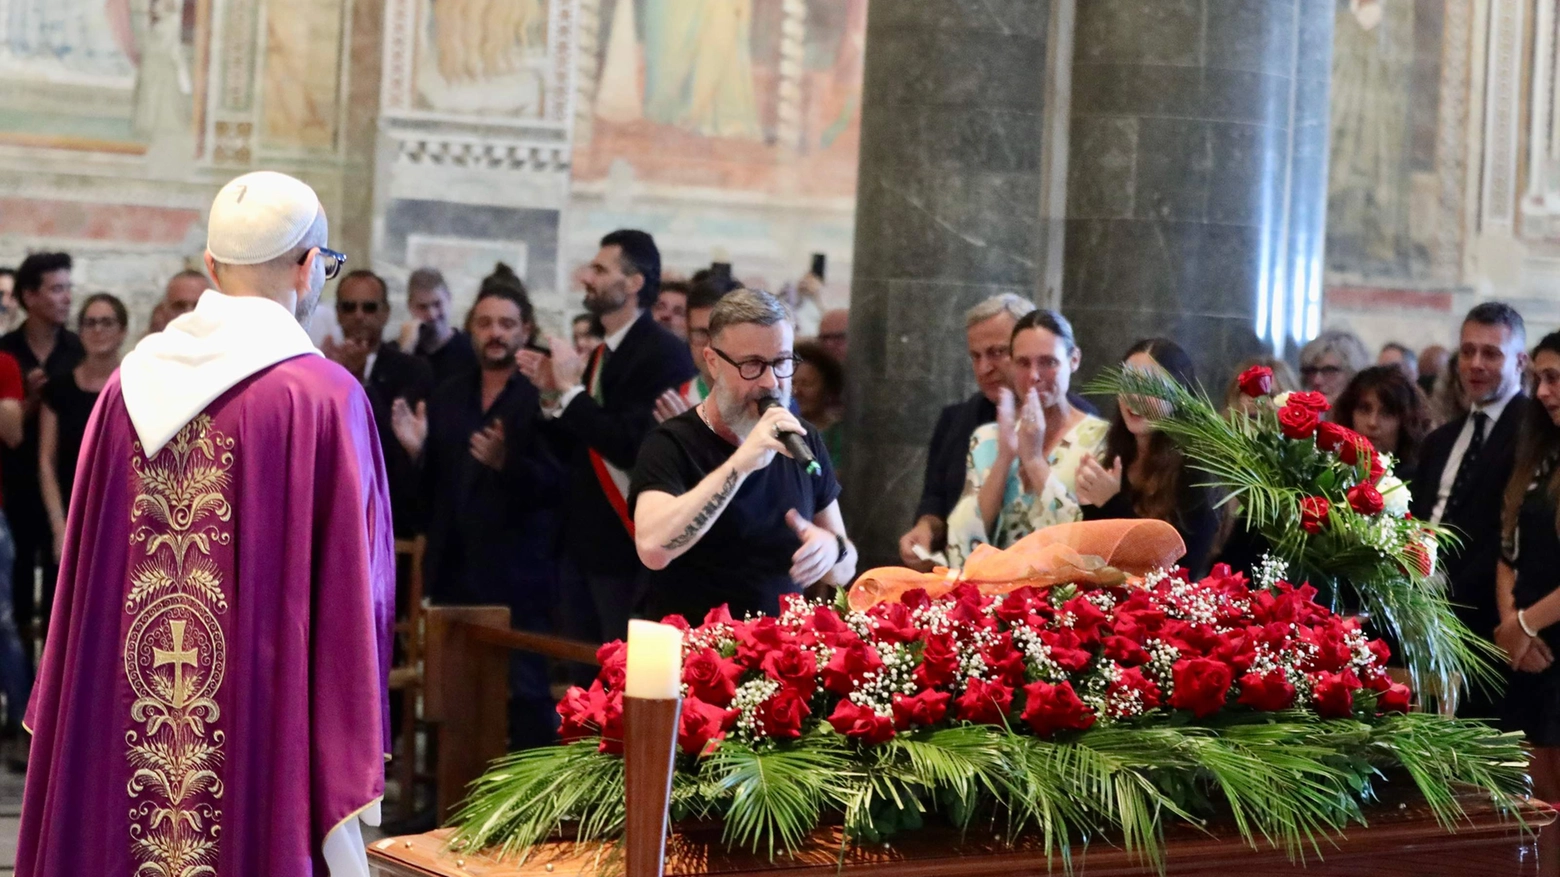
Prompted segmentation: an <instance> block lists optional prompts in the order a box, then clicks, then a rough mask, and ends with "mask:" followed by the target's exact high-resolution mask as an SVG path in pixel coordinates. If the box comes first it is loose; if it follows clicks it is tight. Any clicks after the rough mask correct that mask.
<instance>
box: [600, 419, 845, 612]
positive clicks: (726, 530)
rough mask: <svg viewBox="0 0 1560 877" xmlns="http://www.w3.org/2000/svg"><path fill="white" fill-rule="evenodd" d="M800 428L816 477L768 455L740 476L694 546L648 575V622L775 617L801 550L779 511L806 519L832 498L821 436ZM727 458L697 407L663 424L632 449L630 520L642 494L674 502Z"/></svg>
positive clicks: (834, 486) (791, 588) (793, 589)
mask: <svg viewBox="0 0 1560 877" xmlns="http://www.w3.org/2000/svg"><path fill="white" fill-rule="evenodd" d="M802 425H803V426H804V427H806V429H807V436H806V437H805V439H804V440H805V441H806V442H807V446H808V447H809V448H811V449H812V452H813V456H815V457H817V458H818V463H819V465H821V466H822V467H823V471H822V472H820V473H819V474H818V475H816V476H813V475H808V474H807V472H806V470H805V469H803V468H802V466H801V464H800V463H797V462H796V461H795V460H792V459H791V458H789V457H786V456H783V455H780V454H776V455H775V458H774V461H773V462H771V463H770V464H769V465H768V466H766V467H764V468H763V469H760V470H759V471H757V472H754V473H753V474H751V475H749V476H748V477H747V480H745V481H743V482H742V486H741V487H740V488H738V489H737V493H736V495H735V496H733V497H732V498H731V501H730V502H728V503H727V504H726V507H725V509H724V510H722V511H721V513H720V517H718V518H716V519H715V523H714V524H711V525H710V527H709V529H708V530H707V531H706V532H705V533H704V536H703V538H701V539H700V540H699V541H698V542H697V543H695V544H694V546H693V547H692V548H690V549H688V551H687V552H686V553H684V554H683V555H682V556H681V557H679V558H677V559H676V560H674V561H672V562H671V563H670V564H668V565H667V567H666V569H663V570H659V571H655V572H651V573H650V590H649V595H648V599H649V604H648V607H647V609H648V611H649V614H650V616H651V617H652V618H660V617H662V616H664V615H670V614H672V613H678V614H680V615H682V616H683V617H685V618H687V619H688V620H689V621H690V622H692V623H694V624H698V623H699V622H700V621H701V620H702V619H703V618H704V614H705V613H706V612H708V611H709V610H711V609H713V608H715V607H716V606H719V605H720V604H722V603H727V604H729V605H730V606H731V613H732V614H733V615H735V616H736V617H738V618H741V617H742V616H743V615H744V614H746V613H749V612H764V613H766V614H769V615H771V616H773V615H776V614H778V613H779V609H780V595H781V594H794V593H799V592H800V591H801V589H802V586H801V585H798V584H796V583H795V582H793V581H791V575H790V573H791V555H793V554H795V553H796V549H798V548H800V547H801V545H802V543H801V540H800V539H798V538H797V536H796V533H795V531H793V530H792V529H791V528H790V527H788V526H786V523H785V515H786V512H788V511H790V510H791V509H796V511H797V512H798V513H800V514H801V516H802V517H804V518H806V519H807V520H809V521H810V520H812V519H813V516H815V515H817V514H818V513H819V512H821V511H823V510H824V509H826V508H828V507H829V506H830V504H832V503H833V502H834V501H835V500H836V499H838V498H839V495H840V485H839V482H838V481H836V480H835V478H834V465H833V463H832V462H831V461H830V460H829V452H828V451H827V450H825V449H824V446H823V436H822V434H821V433H820V432H819V431H818V430H817V429H815V428H814V427H813V425H812V424H810V423H806V422H805V421H804V422H803V424H802ZM736 450H737V449H736V446H735V445H732V444H731V443H730V442H728V441H726V440H725V439H723V438H721V437H720V436H718V435H716V434H715V433H714V431H713V430H711V429H710V428H709V427H708V426H706V425H705V423H704V421H703V419H702V418H700V417H699V412H698V409H693V410H691V411H687V412H684V413H683V414H681V415H678V416H677V417H673V418H672V419H670V420H668V421H666V422H665V423H662V424H661V425H660V426H659V427H657V428H656V430H655V431H654V432H652V433H650V435H649V437H647V438H646V439H645V442H644V445H643V446H641V447H640V449H639V459H638V461H637V462H636V463H635V464H634V474H633V478H632V479H631V481H630V485H629V495H628V509H629V514H633V511H634V507H635V504H636V503H637V501H638V499H639V495H640V494H641V493H643V492H645V491H647V490H658V491H661V492H663V493H669V494H672V495H673V496H681V495H682V494H684V493H687V492H688V491H689V490H692V489H693V487H694V485H696V484H698V483H699V482H700V481H702V480H704V477H705V476H706V475H708V474H709V473H711V472H713V471H714V470H715V469H717V468H719V467H720V465H721V464H722V463H724V462H726V461H727V460H729V459H730V458H731V455H732V454H733V453H735V452H736ZM807 584H811V582H808V583H807Z"/></svg>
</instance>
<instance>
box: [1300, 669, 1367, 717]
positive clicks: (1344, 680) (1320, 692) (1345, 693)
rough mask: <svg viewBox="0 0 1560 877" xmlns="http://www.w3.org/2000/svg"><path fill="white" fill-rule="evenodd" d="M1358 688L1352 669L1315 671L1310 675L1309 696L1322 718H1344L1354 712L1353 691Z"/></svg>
mask: <svg viewBox="0 0 1560 877" xmlns="http://www.w3.org/2000/svg"><path fill="white" fill-rule="evenodd" d="M1359 688H1360V680H1359V677H1357V676H1355V675H1354V671H1352V670H1345V671H1343V672H1342V673H1317V674H1316V675H1315V676H1312V677H1311V697H1312V698H1313V699H1314V700H1315V701H1316V713H1317V715H1319V716H1321V717H1322V718H1324V719H1346V718H1348V717H1349V715H1350V714H1351V713H1353V712H1354V692H1355V691H1356V690H1358V689H1359Z"/></svg>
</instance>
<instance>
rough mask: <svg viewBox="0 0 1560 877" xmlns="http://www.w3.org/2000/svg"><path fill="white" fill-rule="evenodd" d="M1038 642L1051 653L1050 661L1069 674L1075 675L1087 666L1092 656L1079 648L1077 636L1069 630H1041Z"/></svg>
mask: <svg viewBox="0 0 1560 877" xmlns="http://www.w3.org/2000/svg"><path fill="white" fill-rule="evenodd" d="M1040 641H1041V642H1043V643H1045V645H1046V648H1047V649H1049V650H1050V652H1051V660H1053V661H1055V662H1056V665H1057V666H1058V667H1061V668H1062V669H1063V670H1066V671H1067V672H1069V673H1077V672H1078V671H1079V670H1082V669H1083V668H1084V667H1087V666H1089V661H1090V660H1092V659H1093V657H1094V655H1093V654H1091V653H1090V652H1088V651H1087V650H1085V649H1083V648H1080V643H1079V642H1078V635H1077V634H1076V633H1073V632H1072V631H1070V630H1042V631H1040Z"/></svg>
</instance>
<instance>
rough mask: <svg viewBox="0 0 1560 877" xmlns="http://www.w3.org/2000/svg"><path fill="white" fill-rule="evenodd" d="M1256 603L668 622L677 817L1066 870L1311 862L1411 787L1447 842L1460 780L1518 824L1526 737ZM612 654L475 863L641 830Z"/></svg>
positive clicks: (1253, 593)
mask: <svg viewBox="0 0 1560 877" xmlns="http://www.w3.org/2000/svg"><path fill="white" fill-rule="evenodd" d="M1258 584H1259V586H1258V587H1255V588H1254V587H1252V586H1251V585H1250V584H1249V583H1248V581H1247V580H1246V578H1245V577H1244V576H1241V575H1238V574H1232V573H1231V572H1230V571H1229V570H1228V569H1227V568H1219V569H1216V570H1215V571H1214V573H1213V575H1212V576H1210V577H1209V578H1207V579H1205V580H1203V581H1200V582H1191V581H1188V580H1186V579H1185V578H1184V577H1183V576H1182V575H1179V574H1176V575H1172V574H1166V573H1163V572H1160V573H1155V574H1152V575H1150V576H1148V577H1147V578H1146V579H1144V580H1142V581H1141V582H1140V583H1138V584H1134V585H1124V586H1114V587H1097V588H1090V589H1083V588H1080V587H1078V586H1076V585H1062V586H1055V587H1050V588H1043V589H1037V588H1032V587H1023V588H1019V589H1017V590H1014V591H1011V592H1010V593H1006V594H1000V595H991V594H987V593H983V592H982V591H981V590H980V589H979V588H977V587H975V586H973V585H969V584H962V585H959V586H958V587H957V588H955V589H953V590H952V591H951V592H950V593H948V594H946V595H944V596H941V597H937V598H932V597H929V596H928V595H927V594H926V592H925V591H920V590H915V591H910V592H908V593H906V594H904V595H902V596H901V598H900V599H899V600H898V601H893V602H883V603H879V604H877V605H875V606H872V607H871V608H870V609H867V610H865V611H851V610H849V609H848V608H846V604H845V603H844V602H843V601H842V602H841V603H840V604H839V605H838V606H828V605H823V604H818V603H808V602H805V601H803V600H801V599H799V598H796V599H792V600H790V601H789V602H788V603H787V604H786V605H785V608H784V610H783V611H782V613H781V614H780V616H779V617H778V618H769V617H756V618H750V619H746V620H737V619H733V618H732V617H731V615H730V614H729V613H727V612H726V611H725V609H724V608H722V609H719V610H716V611H715V612H712V613H711V614H710V615H709V616H708V617H707V618H705V619H704V623H703V624H701V625H699V626H697V627H690V626H689V625H688V624H687V622H685V621H684V620H682V619H681V618H677V617H673V618H670V619H667V622H666V623H669V624H675V625H677V626H679V627H681V628H683V629H684V630H685V631H686V633H685V635H684V645H683V677H682V681H683V686H682V687H683V698H684V699H683V705H682V714H681V725H680V728H679V731H678V749H679V755H678V760H677V766H676V773H675V776H674V780H673V792H672V808H673V814H672V815H673V818H674V819H677V820H710V819H719V820H721V821H722V822H723V824H724V831H725V837H726V839H727V841H728V842H729V843H732V844H736V845H742V846H745V847H748V848H751V849H753V850H755V851H763V850H767V851H768V853H769V854H770V855H771V856H773V855H774V854H775V853H777V852H781V851H786V850H792V849H796V848H797V847H798V846H799V845H800V844H801V843H802V841H803V840H804V838H805V837H806V836H807V835H808V833H809V832H811V831H813V830H814V829H816V828H818V827H819V826H820V825H822V824H824V823H826V822H832V821H835V820H842V821H843V825H844V831H845V834H846V838H847V840H855V841H876V840H880V839H882V838H884V837H886V836H888V835H890V834H892V833H894V832H895V831H900V830H905V829H913V828H916V827H918V826H919V825H920V824H921V823H922V820H923V818H925V816H926V815H927V814H930V813H936V814H939V816H940V817H941V818H946V819H948V820H950V821H952V822H953V823H955V824H957V825H960V826H965V827H970V826H980V827H983V828H985V829H987V830H990V831H993V832H995V833H997V834H998V835H999V836H1001V837H1004V838H1006V839H1007V840H1009V841H1010V842H1011V841H1012V840H1015V839H1016V838H1017V837H1018V836H1019V835H1020V834H1023V833H1026V832H1029V833H1035V834H1036V835H1037V836H1039V837H1041V838H1043V841H1044V843H1045V844H1046V846H1047V849H1048V850H1051V851H1055V852H1056V853H1057V854H1059V855H1061V856H1063V857H1066V856H1068V855H1069V854H1070V853H1069V849H1070V845H1071V844H1073V843H1077V842H1086V841H1088V840H1089V839H1091V838H1095V837H1098V836H1099V835H1100V834H1101V833H1102V832H1103V833H1105V834H1107V835H1109V836H1111V837H1113V838H1116V839H1119V841H1120V842H1122V843H1124V844H1125V845H1127V846H1128V847H1129V848H1132V849H1135V850H1138V851H1139V852H1141V853H1142V854H1143V855H1145V856H1147V857H1148V858H1150V859H1151V860H1154V861H1158V860H1159V856H1160V851H1159V842H1160V838H1161V836H1162V831H1163V828H1164V825H1165V823H1166V821H1168V820H1171V819H1177V820H1185V821H1189V822H1193V823H1197V824H1202V823H1204V822H1205V821H1206V820H1209V819H1212V818H1218V817H1226V818H1229V819H1230V820H1231V821H1232V823H1233V825H1234V826H1235V827H1236V828H1237V830H1238V831H1239V833H1240V834H1241V836H1242V837H1243V838H1244V839H1245V840H1246V841H1247V842H1250V843H1255V842H1257V840H1258V839H1259V838H1261V839H1266V840H1268V841H1270V842H1273V843H1275V844H1282V845H1284V846H1285V847H1287V848H1288V849H1289V850H1290V851H1291V853H1294V854H1298V853H1300V852H1301V848H1302V847H1304V846H1307V845H1310V846H1315V845H1316V844H1317V843H1318V842H1319V840H1320V839H1321V837H1322V836H1324V835H1326V834H1329V833H1335V832H1338V831H1340V830H1342V829H1343V828H1344V827H1345V826H1347V825H1348V824H1350V823H1352V822H1358V821H1361V820H1362V818H1363V817H1362V808H1363V807H1364V806H1365V805H1366V804H1367V803H1368V802H1369V801H1370V800H1371V798H1372V794H1373V792H1372V790H1373V785H1374V784H1375V783H1377V782H1379V781H1382V780H1383V779H1384V778H1385V777H1388V776H1396V775H1398V774H1399V773H1401V774H1402V775H1405V776H1407V777H1408V778H1410V779H1411V781H1412V782H1413V783H1414V784H1415V785H1416V786H1417V787H1418V789H1419V790H1420V791H1421V792H1422V793H1423V794H1424V795H1425V797H1426V798H1427V799H1428V800H1429V802H1430V804H1431V805H1432V806H1433V807H1434V808H1435V810H1436V812H1437V814H1438V816H1440V818H1442V819H1443V820H1444V821H1445V822H1446V823H1447V824H1448V825H1451V824H1452V823H1453V822H1454V821H1455V820H1456V819H1457V817H1458V815H1459V814H1460V812H1461V811H1460V809H1459V806H1458V804H1457V799H1456V796H1455V795H1454V793H1453V786H1454V785H1468V786H1473V787H1475V788H1478V789H1482V790H1484V791H1486V792H1488V793H1489V794H1491V795H1492V796H1493V797H1494V799H1495V800H1496V801H1497V803H1498V805H1499V806H1501V807H1502V808H1506V809H1509V808H1510V804H1509V801H1510V798H1509V797H1508V796H1509V795H1512V794H1517V793H1520V792H1521V791H1522V789H1523V788H1524V786H1525V782H1526V780H1525V761H1524V759H1523V757H1522V752H1521V749H1520V745H1519V741H1518V739H1517V738H1516V737H1514V736H1511V735H1503V734H1500V733H1498V732H1496V731H1494V730H1492V729H1490V728H1488V727H1486V726H1483V725H1480V724H1478V723H1474V722H1462V721H1457V720H1453V719H1447V718H1442V717H1440V716H1437V715H1431V714H1423V713H1411V712H1409V708H1410V705H1411V702H1412V699H1413V696H1412V694H1411V692H1410V690H1409V688H1408V687H1407V686H1405V685H1402V684H1397V683H1394V682H1393V681H1392V679H1391V678H1390V677H1389V676H1388V675H1387V673H1386V670H1385V661H1386V659H1387V657H1388V648H1387V646H1386V645H1385V644H1384V643H1382V642H1381V641H1380V640H1371V639H1369V638H1368V637H1367V635H1366V634H1365V632H1364V631H1363V630H1362V629H1361V626H1360V624H1359V622H1358V621H1357V620H1356V619H1353V618H1346V617H1342V616H1339V615H1337V614H1335V613H1333V612H1332V611H1331V610H1329V609H1328V608H1326V607H1325V606H1322V605H1320V604H1318V603H1317V602H1316V600H1315V599H1314V598H1315V594H1316V592H1315V591H1314V590H1313V589H1312V588H1310V587H1307V586H1302V587H1293V586H1291V585H1289V584H1288V583H1285V582H1282V581H1271V582H1264V583H1258ZM598 657H599V658H600V661H601V665H602V666H601V671H600V674H599V676H598V678H597V679H596V681H595V683H594V684H593V685H592V686H591V687H590V688H589V689H588V690H586V689H580V688H574V689H572V690H570V691H569V693H568V695H567V697H565V699H564V700H563V702H562V703H561V704H560V705H559V707H558V711H559V713H560V715H561V717H562V734H563V738H564V741H565V742H564V745H562V746H558V747H552V748H544V749H538V750H531V751H527V752H521V753H517V754H514V755H510V756H507V757H505V758H503V759H500V760H499V761H497V762H495V763H494V765H493V767H492V768H491V769H490V771H489V772H488V774H487V775H486V776H484V777H482V778H481V779H479V780H478V781H477V782H476V783H474V784H473V786H472V788H471V790H470V796H469V798H468V799H467V801H466V802H465V804H464V805H463V807H462V809H461V810H460V812H459V813H458V814H457V816H456V818H455V824H456V826H457V834H456V836H455V839H454V843H455V844H456V845H457V846H460V847H463V848H471V849H478V848H492V847H496V848H497V849H498V850H499V852H500V853H501V854H505V855H507V854H512V853H521V852H523V851H525V850H528V849H529V848H530V847H532V846H533V845H535V844H537V843H539V842H541V841H543V840H545V839H547V838H548V837H550V836H552V835H554V834H555V833H557V832H560V831H564V830H569V831H572V832H574V833H575V835H576V836H577V837H578V838H579V839H580V840H584V841H589V840H603V841H610V840H612V839H614V838H616V837H617V836H618V835H620V833H621V831H622V826H623V816H624V813H623V811H624V799H623V786H622V782H623V771H622V759H621V758H620V753H621V751H622V736H623V718H622V715H623V714H622V699H623V686H624V678H625V673H626V650H625V647H624V645H623V644H622V643H621V642H615V643H610V644H608V645H606V646H603V647H602V649H601V651H600V653H599V655H598Z"/></svg>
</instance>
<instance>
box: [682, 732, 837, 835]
mask: <svg viewBox="0 0 1560 877" xmlns="http://www.w3.org/2000/svg"><path fill="white" fill-rule="evenodd" d="M707 761H708V764H707V766H706V770H707V771H708V772H709V773H710V774H711V775H712V776H714V777H716V779H715V780H714V782H715V785H716V787H717V788H718V790H719V793H720V795H721V796H722V797H728V798H729V801H728V802H727V803H726V804H725V805H724V806H725V812H724V814H723V815H724V818H725V823H726V829H725V832H726V841H727V842H728V843H731V844H734V845H738V846H744V847H747V848H748V849H751V850H753V851H755V852H757V851H760V850H763V851H764V852H766V853H767V854H768V856H769V857H770V858H771V859H772V858H774V855H775V853H776V852H784V851H789V850H794V849H796V848H797V847H798V846H799V845H800V844H801V841H802V838H804V837H805V836H806V835H807V833H808V832H810V831H812V830H813V829H814V828H816V827H817V825H818V822H819V820H820V819H821V818H822V815H823V813H824V809H825V808H826V807H835V808H838V807H840V806H842V805H848V804H849V803H850V800H852V799H853V797H854V795H853V792H855V791H856V789H855V784H854V783H853V782H852V780H853V779H855V778H857V777H859V774H860V770H859V768H858V767H857V766H856V765H855V763H853V761H852V760H851V758H850V757H849V753H848V751H847V750H846V749H845V747H844V745H843V738H839V737H837V736H835V735H833V734H814V735H812V736H811V737H809V738H808V739H807V740H806V741H805V742H804V744H802V745H796V746H786V747H781V746H774V745H768V744H759V745H757V746H748V745H745V744H742V743H737V742H734V741H731V740H727V741H725V742H723V743H722V744H721V745H720V747H719V748H718V749H716V750H715V752H714V754H713V755H711V756H710V757H709V758H708V759H707Z"/></svg>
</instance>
